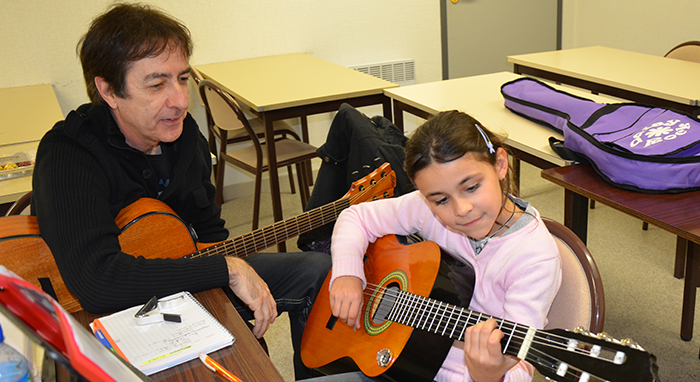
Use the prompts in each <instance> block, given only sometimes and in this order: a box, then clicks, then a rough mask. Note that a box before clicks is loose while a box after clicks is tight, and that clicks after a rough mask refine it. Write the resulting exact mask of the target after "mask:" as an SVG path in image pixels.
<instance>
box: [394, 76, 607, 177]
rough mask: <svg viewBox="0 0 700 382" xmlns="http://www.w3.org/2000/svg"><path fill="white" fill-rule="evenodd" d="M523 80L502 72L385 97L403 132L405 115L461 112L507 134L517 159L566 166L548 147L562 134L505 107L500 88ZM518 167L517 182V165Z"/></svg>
mask: <svg viewBox="0 0 700 382" xmlns="http://www.w3.org/2000/svg"><path fill="white" fill-rule="evenodd" d="M521 77H522V76H520V75H517V74H513V73H509V72H500V73H492V74H485V75H480V76H473V77H464V78H457V79H452V80H446V81H438V82H429V83H424V84H418V85H411V86H402V87H400V88H395V89H386V90H384V94H386V95H387V96H388V97H391V98H392V99H393V102H394V124H396V126H398V127H399V128H400V129H403V112H407V113H411V114H413V115H416V116H418V117H421V118H428V117H430V116H431V115H434V114H437V113H438V112H440V111H444V110H452V109H456V110H461V111H464V112H466V113H467V114H469V115H471V116H472V117H474V118H476V119H477V120H478V121H479V122H481V123H483V124H484V126H486V127H487V128H489V129H491V130H492V131H493V132H495V133H501V134H504V135H506V136H507V139H506V142H505V143H506V145H508V147H509V148H511V151H513V154H514V155H515V156H516V158H518V159H522V160H524V161H526V162H528V163H531V164H533V165H535V166H537V167H539V168H550V167H556V166H564V165H566V164H567V161H565V160H564V159H562V158H561V157H559V155H557V154H556V153H555V152H554V151H553V150H552V149H551V147H549V137H552V136H553V137H556V138H558V139H563V136H562V135H561V134H560V133H559V132H557V131H556V130H554V129H551V128H548V127H546V126H543V125H541V124H538V123H535V122H532V121H530V120H528V119H526V118H523V117H521V116H519V115H517V114H515V113H513V112H511V111H510V110H508V109H506V108H505V106H503V96H502V95H501V85H503V84H504V83H506V82H508V81H513V80H515V79H518V78H521ZM552 86H553V87H555V88H557V89H561V90H564V91H567V92H569V93H572V94H575V95H577V96H580V97H584V98H588V99H590V100H593V101H595V102H601V103H610V102H615V100H613V99H611V98H607V97H603V96H597V95H594V94H591V93H590V92H586V91H583V90H580V89H572V88H564V87H562V86H558V85H552ZM515 167H516V168H515V169H514V170H515V171H514V172H515V174H516V182H517V173H518V168H517V162H516V163H515Z"/></svg>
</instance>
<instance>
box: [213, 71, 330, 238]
mask: <svg viewBox="0 0 700 382" xmlns="http://www.w3.org/2000/svg"><path fill="white" fill-rule="evenodd" d="M199 92H200V94H201V96H202V99H203V100H204V103H205V104H206V105H207V109H208V111H209V114H210V115H211V117H212V121H213V122H214V125H215V126H216V127H217V128H218V130H219V134H220V136H221V141H222V142H226V141H227V139H228V134H229V133H230V132H231V131H234V132H238V131H239V130H240V129H243V130H244V131H246V132H247V134H248V136H249V138H250V141H251V142H252V145H250V146H246V147H242V148H236V149H233V150H230V151H226V149H227V147H226V145H220V148H219V154H218V158H219V159H220V160H221V162H220V164H225V162H228V163H231V164H232V165H234V166H237V167H239V168H241V169H242V170H245V171H248V172H250V173H251V174H253V175H255V201H254V205H253V230H255V229H257V228H258V220H259V215H260V196H261V192H262V190H261V188H262V174H263V172H265V171H268V170H269V166H268V163H267V146H266V144H265V143H263V142H261V141H260V137H259V136H258V134H256V132H255V130H254V129H253V126H252V122H251V121H249V120H248V118H246V116H245V114H244V113H243V111H242V110H241V108H240V106H238V103H237V102H236V100H234V99H233V97H232V96H231V95H230V94H228V93H226V92H225V91H223V90H222V89H221V88H219V87H218V86H217V85H216V84H215V83H213V82H211V81H209V80H202V82H201V83H200V84H199ZM275 149H276V152H277V167H288V166H291V165H296V170H297V177H298V181H299V195H300V196H301V207H302V210H303V209H304V207H305V206H306V203H307V202H308V200H309V187H308V184H309V181H308V179H307V171H305V169H304V162H306V161H308V160H310V159H312V158H316V157H317V154H316V147H314V146H311V145H309V144H307V143H304V142H302V141H299V140H296V139H289V138H284V137H281V138H276V139H275ZM224 168H225V166H218V167H217V174H216V192H217V195H221V188H222V187H223V179H224ZM290 174H291V171H290Z"/></svg>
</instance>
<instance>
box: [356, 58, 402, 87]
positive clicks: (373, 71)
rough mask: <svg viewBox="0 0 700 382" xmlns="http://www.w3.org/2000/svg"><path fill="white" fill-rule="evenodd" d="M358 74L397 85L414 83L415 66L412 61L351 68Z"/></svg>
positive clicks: (388, 62)
mask: <svg viewBox="0 0 700 382" xmlns="http://www.w3.org/2000/svg"><path fill="white" fill-rule="evenodd" d="M350 68H351V69H355V70H357V71H359V72H362V73H366V74H369V75H372V76H375V77H378V78H381V79H383V80H387V81H391V82H393V83H395V84H397V85H412V84H415V83H416V64H415V62H414V60H399V61H387V62H380V63H377V64H367V65H358V66H351V67H350Z"/></svg>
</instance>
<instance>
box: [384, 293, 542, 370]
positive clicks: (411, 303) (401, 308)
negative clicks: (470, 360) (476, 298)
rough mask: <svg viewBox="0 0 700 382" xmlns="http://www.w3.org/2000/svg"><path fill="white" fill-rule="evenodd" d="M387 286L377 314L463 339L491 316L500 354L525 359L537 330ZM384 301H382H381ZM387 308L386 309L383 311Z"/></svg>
mask: <svg viewBox="0 0 700 382" xmlns="http://www.w3.org/2000/svg"><path fill="white" fill-rule="evenodd" d="M392 289H394V288H389V289H387V292H385V295H384V296H383V299H382V300H383V302H382V303H381V304H380V305H379V308H378V310H377V315H378V316H379V317H383V318H384V319H386V320H389V321H393V322H397V323H399V324H403V325H407V326H411V327H413V328H416V329H421V330H425V331H428V332H432V333H434V334H438V335H442V336H445V337H449V338H451V339H453V340H456V341H464V333H465V330H466V329H467V328H468V327H470V326H474V325H476V324H478V323H479V322H481V321H486V320H488V319H489V318H494V319H495V320H496V321H497V322H498V328H499V329H501V331H503V333H504V334H505V337H504V338H503V339H502V340H501V344H502V345H503V352H504V354H507V355H511V356H513V357H517V358H520V359H525V354H527V351H528V349H529V346H530V343H531V342H532V340H533V338H534V336H535V335H536V334H537V332H538V331H537V330H536V329H533V328H531V327H529V326H526V325H521V324H518V323H514V322H510V321H507V320H504V319H500V318H495V317H492V316H489V315H484V314H482V313H479V312H475V311H473V310H469V309H465V308H461V307H459V306H456V305H452V304H448V303H445V302H441V301H437V300H434V299H431V298H428V297H423V296H419V295H416V294H413V293H408V292H404V291H399V290H398V288H396V289H394V290H392ZM385 302H386V304H385ZM387 311H388V312H387Z"/></svg>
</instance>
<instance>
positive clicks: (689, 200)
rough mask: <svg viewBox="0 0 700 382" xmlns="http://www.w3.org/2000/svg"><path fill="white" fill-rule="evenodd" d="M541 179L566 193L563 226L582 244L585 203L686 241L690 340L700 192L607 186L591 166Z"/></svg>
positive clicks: (554, 171)
mask: <svg viewBox="0 0 700 382" xmlns="http://www.w3.org/2000/svg"><path fill="white" fill-rule="evenodd" d="M542 178H544V179H546V180H549V181H551V182H553V183H555V184H558V185H560V186H562V187H564V189H565V209H564V224H565V225H566V226H567V227H569V228H571V230H573V231H574V232H575V233H576V234H577V235H578V236H579V237H580V238H581V240H583V241H584V242H585V241H586V236H587V226H588V199H591V200H595V201H598V202H600V203H603V204H605V205H608V206H610V207H612V208H615V209H617V210H619V211H622V212H624V213H627V214H629V215H632V216H634V217H636V218H639V219H641V220H643V221H646V222H649V223H650V224H653V225H655V226H657V227H659V228H661V229H664V230H666V231H668V232H671V233H672V234H674V235H677V236H678V237H679V239H683V240H686V241H687V252H686V264H685V280H684V283H685V284H684V288H683V311H682V313H681V332H680V333H681V338H682V339H683V340H686V341H689V340H690V339H691V338H692V337H693V321H694V317H695V298H696V294H697V287H698V285H700V191H695V192H686V193H681V194H644V193H639V192H632V191H627V190H623V189H621V188H617V187H613V186H611V185H610V184H608V183H606V182H605V181H604V180H603V179H602V178H601V177H600V176H598V174H597V173H596V172H595V170H593V168H592V167H591V166H590V165H573V166H567V167H559V168H551V169H547V170H544V171H542Z"/></svg>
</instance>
